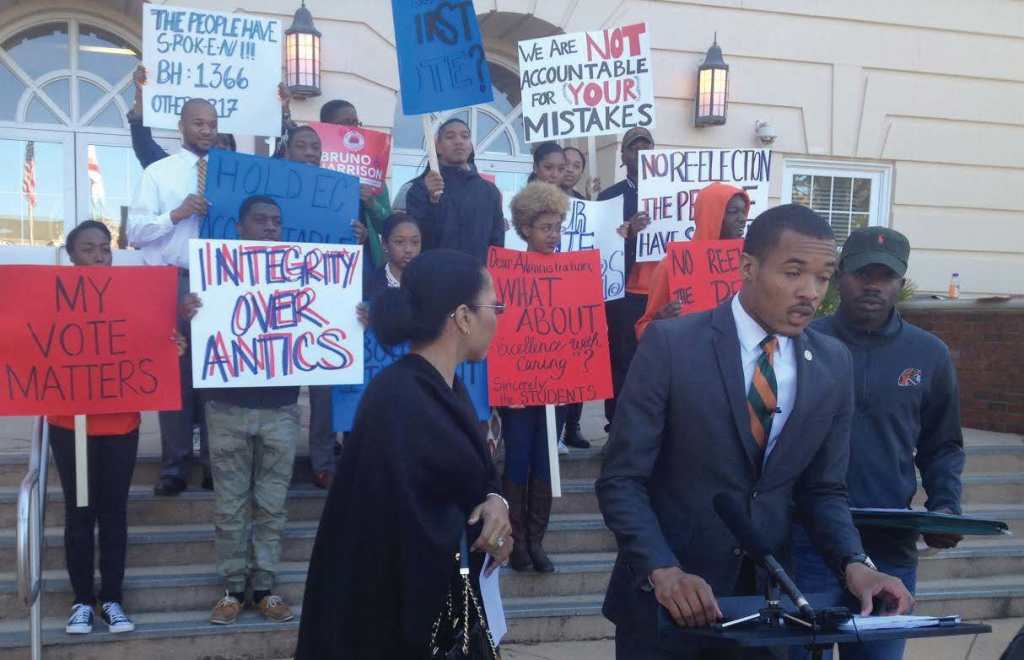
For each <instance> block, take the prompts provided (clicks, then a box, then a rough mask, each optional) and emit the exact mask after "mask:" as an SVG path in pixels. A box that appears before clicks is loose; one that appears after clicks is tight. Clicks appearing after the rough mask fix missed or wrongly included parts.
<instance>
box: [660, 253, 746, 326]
mask: <svg viewBox="0 0 1024 660" xmlns="http://www.w3.org/2000/svg"><path fill="white" fill-rule="evenodd" d="M742 255H743V239H734V240H728V241H680V242H676V243H671V244H669V246H668V257H667V259H668V268H669V271H668V273H669V275H668V286H669V296H670V297H671V299H672V300H675V301H678V302H679V304H680V313H681V314H691V313H693V312H703V311H704V310H708V309H714V308H715V307H717V306H718V305H720V304H721V303H723V302H725V301H726V300H728V299H729V298H730V297H732V296H733V295H734V294H736V293H738V292H739V290H740V288H741V287H742V286H743V276H742V275H741V274H740V257H741V256H742Z"/></svg>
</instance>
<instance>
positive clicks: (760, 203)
mask: <svg viewBox="0 0 1024 660" xmlns="http://www.w3.org/2000/svg"><path fill="white" fill-rule="evenodd" d="M771 171H772V152H771V150H770V149H651V150H650V151H641V152H640V163H639V173H638V176H639V182H638V183H637V193H638V208H639V210H641V211H646V212H647V214H648V215H650V217H651V224H649V225H647V227H646V228H645V229H644V230H643V231H642V232H640V234H639V235H638V236H637V239H636V260H637V261H639V262H643V261H661V258H662V257H664V256H665V251H666V250H667V248H668V244H669V243H671V242H672V241H688V240H690V239H691V238H693V233H694V231H695V229H696V226H695V225H694V222H693V204H694V202H695V201H696V200H697V197H698V196H699V195H700V191H701V190H702V189H703V188H706V187H707V186H708V184H711V183H715V182H719V183H727V184H729V185H733V186H736V187H737V188H742V189H743V190H745V191H746V193H747V195H748V196H749V197H750V211H749V213H748V215H747V217H748V218H750V219H753V218H756V217H757V216H758V214H760V213H761V212H762V211H764V210H766V209H767V208H768V186H769V181H770V177H771Z"/></svg>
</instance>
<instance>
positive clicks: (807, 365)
mask: <svg viewBox="0 0 1024 660" xmlns="http://www.w3.org/2000/svg"><path fill="white" fill-rule="evenodd" d="M805 351H807V352H808V353H809V352H810V351H809V350H808V348H807V341H806V339H805V337H804V335H803V333H801V334H800V335H798V336H797V337H796V338H794V340H793V359H794V360H796V397H795V402H794V404H793V412H792V413H790V415H789V418H788V419H787V420H786V426H785V428H783V429H782V432H781V433H779V436H778V437H777V438H776V442H775V448H774V449H773V450H772V453H771V454H769V456H768V461H767V462H766V464H765V466H764V467H765V472H768V470H769V469H771V468H772V466H774V465H775V464H776V463H778V462H779V461H781V460H783V459H782V457H783V456H785V455H787V454H788V453H789V452H791V451H793V449H794V445H796V444H798V443H799V439H800V429H801V427H802V426H803V421H804V420H805V419H806V417H807V413H808V405H809V400H810V398H811V393H812V392H814V384H813V383H812V382H811V381H812V380H815V381H817V379H815V378H814V368H815V362H814V360H813V359H811V360H808V359H807V358H806V356H805V354H804V353H805ZM812 358H813V356H812Z"/></svg>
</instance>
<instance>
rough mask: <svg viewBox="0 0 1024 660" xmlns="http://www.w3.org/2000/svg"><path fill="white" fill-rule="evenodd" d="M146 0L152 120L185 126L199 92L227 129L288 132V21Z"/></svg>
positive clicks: (147, 101)
mask: <svg viewBox="0 0 1024 660" xmlns="http://www.w3.org/2000/svg"><path fill="white" fill-rule="evenodd" d="M142 7H143V9H142V63H143V64H144V65H145V67H146V85H145V87H143V88H142V103H143V107H144V108H145V112H144V113H143V117H144V119H145V122H146V126H150V127H152V128H177V127H178V118H179V115H180V114H181V108H182V106H183V105H184V104H185V102H186V101H188V100H189V99H190V98H196V97H198V98H203V99H206V100H208V101H209V102H210V103H211V104H212V105H213V107H214V110H216V111H217V130H219V131H220V132H221V133H241V134H243V135H278V134H280V132H281V102H280V100H279V99H278V96H277V86H278V84H279V83H280V82H281V42H282V39H283V38H284V35H283V32H282V30H281V22H280V21H278V20H277V19H273V18H263V17H262V16H252V15H249V14H234V13H226V12H222V11H212V10H208V9H189V8H185V7H171V6H168V5H161V4H145V5H142Z"/></svg>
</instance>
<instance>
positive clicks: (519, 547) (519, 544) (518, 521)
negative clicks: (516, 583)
mask: <svg viewBox="0 0 1024 660" xmlns="http://www.w3.org/2000/svg"><path fill="white" fill-rule="evenodd" d="M501 489H502V490H503V491H504V492H502V495H504V496H505V499H506V500H508V521H509V523H511V524H512V539H513V541H514V542H515V544H514V545H513V546H512V554H511V555H509V558H508V565H509V566H511V567H512V568H513V569H515V570H517V571H525V570H526V569H528V568H530V566H531V565H532V564H533V561H532V560H531V559H530V555H529V554H528V553H527V551H526V527H524V525H523V518H524V516H525V515H526V511H525V509H526V486H522V485H519V484H517V483H513V482H512V481H511V480H510V479H505V480H504V481H503V482H502V486H501Z"/></svg>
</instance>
